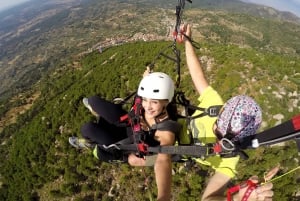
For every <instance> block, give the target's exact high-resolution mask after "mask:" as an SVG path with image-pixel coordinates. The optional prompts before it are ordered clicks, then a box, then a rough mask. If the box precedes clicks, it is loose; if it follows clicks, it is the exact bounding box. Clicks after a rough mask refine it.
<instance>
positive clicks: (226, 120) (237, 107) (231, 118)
mask: <svg viewBox="0 0 300 201" xmlns="http://www.w3.org/2000/svg"><path fill="white" fill-rule="evenodd" d="M261 122H262V112H261V109H260V107H259V105H258V104H257V103H256V102H255V101H254V100H253V99H252V98H250V97H248V96H245V95H239V96H235V97H233V98H231V99H229V100H228V101H227V102H226V103H225V105H224V107H223V110H222V111H221V113H220V114H219V117H218V120H217V131H218V132H219V133H220V134H221V135H222V137H226V135H227V136H228V135H230V136H231V137H232V139H230V140H231V141H238V140H241V139H242V138H244V137H247V136H250V135H254V134H255V133H256V131H257V129H258V128H259V126H260V124H261Z"/></svg>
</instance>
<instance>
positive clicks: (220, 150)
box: [213, 143, 222, 154]
mask: <svg viewBox="0 0 300 201" xmlns="http://www.w3.org/2000/svg"><path fill="white" fill-rule="evenodd" d="M213 150H214V153H216V154H218V153H221V152H222V146H221V145H220V144H219V143H216V144H215V145H214V147H213Z"/></svg>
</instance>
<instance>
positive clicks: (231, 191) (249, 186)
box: [227, 180, 257, 201]
mask: <svg viewBox="0 0 300 201" xmlns="http://www.w3.org/2000/svg"><path fill="white" fill-rule="evenodd" d="M244 187H247V190H246V192H245V194H244V195H243V198H242V199H241V201H247V200H248V198H249V197H250V195H251V193H252V192H253V191H254V189H256V187H257V184H255V183H253V182H252V181H251V180H247V181H246V182H244V183H242V184H238V185H235V186H233V187H231V188H229V189H228V190H227V201H233V199H232V195H233V194H234V193H236V192H238V191H240V190H241V188H244Z"/></svg>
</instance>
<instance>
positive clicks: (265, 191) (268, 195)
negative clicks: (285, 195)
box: [239, 166, 279, 201]
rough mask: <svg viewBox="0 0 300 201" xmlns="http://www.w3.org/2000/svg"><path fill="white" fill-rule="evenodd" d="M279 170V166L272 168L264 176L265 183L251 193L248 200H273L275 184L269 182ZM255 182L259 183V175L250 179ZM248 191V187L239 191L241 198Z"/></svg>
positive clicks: (240, 198)
mask: <svg viewBox="0 0 300 201" xmlns="http://www.w3.org/2000/svg"><path fill="white" fill-rule="evenodd" d="M278 171H279V166H276V167H274V168H273V169H271V170H270V171H269V172H268V173H267V174H266V175H265V178H264V180H265V181H264V183H262V184H261V185H258V186H257V187H256V188H255V189H254V190H253V192H252V193H251V194H250V196H249V198H248V201H272V197H273V195H274V191H273V190H272V188H273V184H272V183H271V182H269V181H270V180H271V179H272V178H273V177H274V176H275V175H276V174H277V172H278ZM249 180H250V181H252V182H253V183H255V184H258V183H259V180H258V177H257V176H253V177H251V178H250V179H249ZM246 191H247V187H244V188H242V189H241V190H240V191H239V200H242V197H243V196H244V194H245V193H246Z"/></svg>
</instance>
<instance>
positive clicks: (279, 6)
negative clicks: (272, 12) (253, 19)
mask: <svg viewBox="0 0 300 201" xmlns="http://www.w3.org/2000/svg"><path fill="white" fill-rule="evenodd" d="M243 1H245V2H251V3H256V4H261V5H266V6H270V7H272V8H275V9H276V10H280V11H289V12H291V13H293V14H295V15H297V16H298V17H300V0H243Z"/></svg>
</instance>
